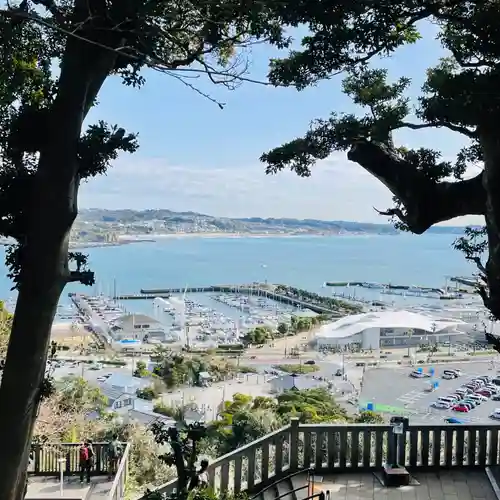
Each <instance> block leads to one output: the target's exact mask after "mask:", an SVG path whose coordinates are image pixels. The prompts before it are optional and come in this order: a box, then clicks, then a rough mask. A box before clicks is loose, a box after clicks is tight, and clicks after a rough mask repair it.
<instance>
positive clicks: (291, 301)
mask: <svg viewBox="0 0 500 500" xmlns="http://www.w3.org/2000/svg"><path fill="white" fill-rule="evenodd" d="M263 286H266V285H261V286H259V285H255V286H248V285H244V286H235V285H212V286H205V287H187V288H155V289H145V288H143V289H141V291H140V293H135V294H125V295H118V296H116V297H114V299H115V300H152V299H155V298H156V297H160V298H168V297H170V295H175V294H182V293H204V292H215V293H241V294H248V295H258V296H260V297H265V298H268V299H271V300H274V301H276V302H281V303H283V304H288V305H292V306H294V307H300V308H304V309H309V310H311V311H314V312H315V313H318V314H328V315H330V316H338V317H340V316H343V315H344V314H341V313H340V312H339V310H336V309H334V308H330V307H325V306H322V305H321V304H317V303H312V302H309V301H306V300H301V299H300V298H298V297H290V296H288V295H284V294H281V293H276V292H274V291H272V290H269V289H266V288H263ZM267 286H268V285H267Z"/></svg>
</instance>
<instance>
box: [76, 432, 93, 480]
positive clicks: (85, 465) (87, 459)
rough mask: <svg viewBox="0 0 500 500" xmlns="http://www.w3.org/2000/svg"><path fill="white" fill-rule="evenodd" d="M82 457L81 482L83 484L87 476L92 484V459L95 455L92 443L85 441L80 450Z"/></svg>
mask: <svg viewBox="0 0 500 500" xmlns="http://www.w3.org/2000/svg"><path fill="white" fill-rule="evenodd" d="M79 457H80V483H82V484H83V481H84V479H85V478H86V480H87V484H90V471H91V469H92V459H93V457H94V450H93V449H92V445H91V444H90V443H89V442H88V441H85V442H84V443H83V444H82V445H81V446H80V450H79Z"/></svg>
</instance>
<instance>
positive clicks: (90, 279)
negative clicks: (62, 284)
mask: <svg viewBox="0 0 500 500" xmlns="http://www.w3.org/2000/svg"><path fill="white" fill-rule="evenodd" d="M94 281H95V278H94V273H93V271H70V272H69V274H68V283H81V284H82V285H86V286H92V285H93V284H94Z"/></svg>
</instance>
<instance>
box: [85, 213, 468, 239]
mask: <svg viewBox="0 0 500 500" xmlns="http://www.w3.org/2000/svg"><path fill="white" fill-rule="evenodd" d="M78 222H79V223H86V224H89V223H94V224H98V225H99V226H101V225H104V226H108V225H110V226H125V227H127V228H129V227H130V228H133V229H134V232H137V231H139V230H140V228H141V227H144V226H148V227H149V226H150V232H154V231H157V230H158V228H159V229H160V230H161V232H163V231H165V232H169V231H179V228H181V229H182V231H185V232H228V233H230V232H231V233H284V234H342V233H358V234H364V233H366V234H387V235H391V234H398V231H397V230H396V229H394V227H393V226H392V225H391V224H373V223H368V222H351V221H342V220H333V221H325V220H318V219H292V218H261V217H245V218H230V217H214V216H211V215H206V214H200V213H197V212H191V211H189V212H174V211H172V210H167V209H150V210H130V209H123V210H106V209H100V208H91V209H82V210H80V214H79V217H78ZM463 230H464V228H463V227H455V226H453V227H452V226H439V227H433V228H431V229H429V231H428V232H429V233H435V234H456V235H460V234H463Z"/></svg>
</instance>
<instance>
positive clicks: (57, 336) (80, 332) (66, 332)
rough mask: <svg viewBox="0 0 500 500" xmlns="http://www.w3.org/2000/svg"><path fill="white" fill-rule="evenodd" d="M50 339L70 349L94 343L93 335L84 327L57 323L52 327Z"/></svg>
mask: <svg viewBox="0 0 500 500" xmlns="http://www.w3.org/2000/svg"><path fill="white" fill-rule="evenodd" d="M50 338H51V339H52V340H53V341H55V342H57V343H59V344H63V345H67V346H70V347H73V346H78V345H81V344H88V343H89V342H91V341H92V335H91V333H90V332H88V331H87V330H85V328H83V326H82V325H76V324H74V323H56V324H55V325H52V331H51V335H50Z"/></svg>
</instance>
